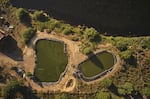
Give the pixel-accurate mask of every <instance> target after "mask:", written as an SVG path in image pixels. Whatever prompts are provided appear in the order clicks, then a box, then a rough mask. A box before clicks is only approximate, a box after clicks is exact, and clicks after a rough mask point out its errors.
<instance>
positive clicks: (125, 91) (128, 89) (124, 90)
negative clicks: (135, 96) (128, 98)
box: [118, 82, 134, 95]
mask: <svg viewBox="0 0 150 99" xmlns="http://www.w3.org/2000/svg"><path fill="white" fill-rule="evenodd" d="M133 91H134V88H133V85H132V84H131V83H129V82H126V83H125V84H124V85H121V86H120V88H118V93H119V94H120V95H131V93H132V92H133Z"/></svg>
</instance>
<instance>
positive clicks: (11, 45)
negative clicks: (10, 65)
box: [0, 36, 23, 61]
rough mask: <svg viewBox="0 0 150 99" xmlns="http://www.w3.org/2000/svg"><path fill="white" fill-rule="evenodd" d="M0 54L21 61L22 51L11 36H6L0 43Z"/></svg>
mask: <svg viewBox="0 0 150 99" xmlns="http://www.w3.org/2000/svg"><path fill="white" fill-rule="evenodd" d="M0 52H2V53H3V54H5V55H6V56H8V57H10V58H12V59H13V60H17V61H21V60H23V53H22V50H21V49H20V48H19V47H18V45H17V42H16V40H15V39H13V38H12V37H11V36H7V37H5V38H3V39H2V40H1V41H0Z"/></svg>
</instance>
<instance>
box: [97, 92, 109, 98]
mask: <svg viewBox="0 0 150 99" xmlns="http://www.w3.org/2000/svg"><path fill="white" fill-rule="evenodd" d="M96 99H111V95H110V94H109V93H108V92H98V93H97V94H96Z"/></svg>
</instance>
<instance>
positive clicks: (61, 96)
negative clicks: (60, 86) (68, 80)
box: [55, 94, 69, 99]
mask: <svg viewBox="0 0 150 99" xmlns="http://www.w3.org/2000/svg"><path fill="white" fill-rule="evenodd" d="M55 99H69V98H68V96H67V95H66V94H58V95H55Z"/></svg>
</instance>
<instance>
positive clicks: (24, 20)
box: [16, 8, 31, 26]
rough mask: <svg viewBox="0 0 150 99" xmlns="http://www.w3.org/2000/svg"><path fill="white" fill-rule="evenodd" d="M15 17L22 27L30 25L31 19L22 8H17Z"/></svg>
mask: <svg viewBox="0 0 150 99" xmlns="http://www.w3.org/2000/svg"><path fill="white" fill-rule="evenodd" d="M16 17H17V19H19V20H20V21H21V22H22V23H23V24H24V25H27V26H29V25H30V24H31V17H30V15H29V13H28V12H27V11H26V10H24V9H23V8H19V9H18V10H17V12H16Z"/></svg>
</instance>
